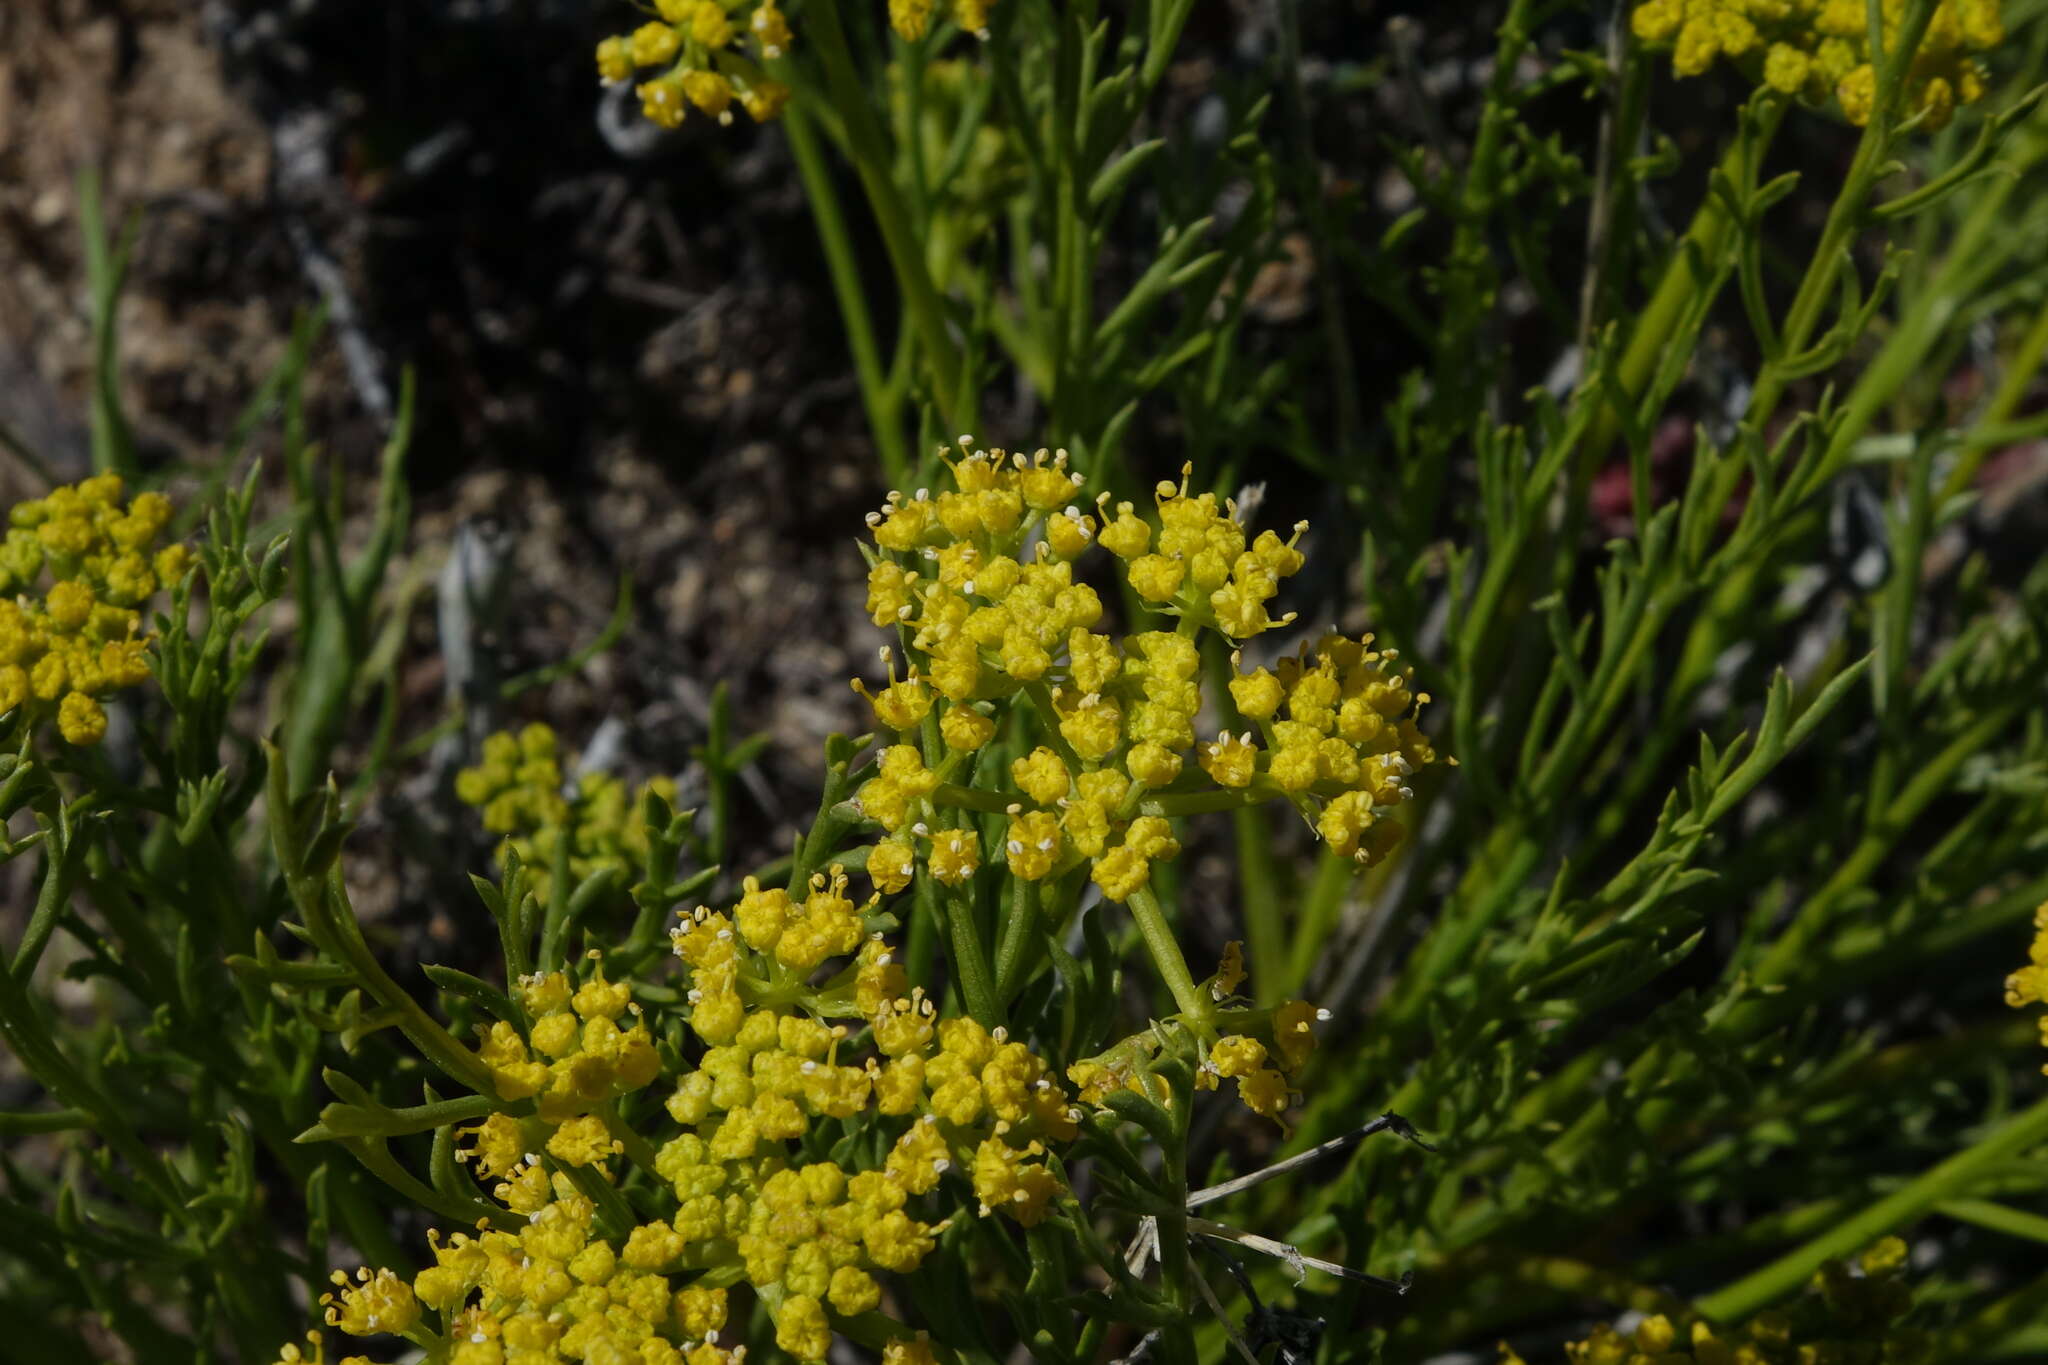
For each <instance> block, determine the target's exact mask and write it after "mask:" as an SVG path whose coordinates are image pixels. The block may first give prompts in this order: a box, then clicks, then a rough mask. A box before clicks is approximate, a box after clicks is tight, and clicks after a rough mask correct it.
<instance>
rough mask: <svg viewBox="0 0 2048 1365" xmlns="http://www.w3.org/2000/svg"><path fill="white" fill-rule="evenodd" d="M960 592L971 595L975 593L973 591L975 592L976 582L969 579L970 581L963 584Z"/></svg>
mask: <svg viewBox="0 0 2048 1365" xmlns="http://www.w3.org/2000/svg"><path fill="white" fill-rule="evenodd" d="M960 591H962V592H968V593H971V592H973V591H974V580H973V579H971V578H970V579H968V580H967V581H966V582H965V583H962V584H961V585H960Z"/></svg>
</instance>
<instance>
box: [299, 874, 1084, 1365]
mask: <svg viewBox="0 0 2048 1365" xmlns="http://www.w3.org/2000/svg"><path fill="white" fill-rule="evenodd" d="M845 886H846V879H845V877H844V876H843V875H842V874H840V873H839V872H838V870H837V869H834V871H833V873H832V874H831V875H829V876H820V877H819V878H817V879H816V881H815V882H814V883H813V885H812V886H811V888H810V894H809V895H808V896H807V897H806V898H805V900H804V901H802V902H797V901H794V900H792V899H791V898H790V897H789V895H788V894H787V892H784V891H779V890H763V889H762V888H761V887H759V886H758V885H757V884H755V883H754V882H752V881H751V880H750V881H749V882H748V884H747V889H746V894H745V896H744V897H743V898H742V900H741V902H740V904H739V905H738V906H737V907H736V908H735V909H734V911H733V912H732V913H731V914H730V915H727V914H714V913H712V912H711V911H709V910H706V909H701V908H700V909H699V910H698V911H696V912H695V913H694V914H693V915H690V916H688V917H686V921H685V923H684V924H683V925H681V926H679V927H678V928H677V929H676V930H675V931H674V933H673V935H672V939H673V943H674V947H675V951H676V954H677V956H679V957H680V958H681V959H682V960H683V962H684V963H685V964H686V965H687V966H688V968H689V973H690V988H689V993H688V1001H689V1016H690V1022H691V1026H692V1027H693V1028H694V1029H695V1030H696V1032H697V1033H698V1034H699V1036H700V1039H701V1040H702V1042H703V1043H704V1044H705V1052H704V1055H703V1057H702V1059H701V1061H700V1062H699V1063H698V1065H697V1066H696V1067H695V1068H693V1069H692V1070H690V1071H688V1072H686V1073H685V1074H683V1075H682V1077H681V1078H680V1080H679V1081H678V1083H677V1085H676V1089H675V1091H674V1093H673V1094H671V1095H670V1096H669V1098H668V1101H667V1105H666V1108H667V1111H668V1113H669V1116H670V1117H671V1118H672V1119H674V1120H675V1122H676V1123H677V1124H679V1125H680V1126H681V1129H682V1131H681V1132H680V1133H679V1134H677V1135H676V1136H674V1137H672V1138H670V1139H669V1140H668V1141H667V1142H666V1143H664V1144H663V1145H662V1146H661V1147H660V1149H659V1150H658V1152H656V1153H655V1154H654V1158H653V1165H652V1169H653V1173H654V1174H655V1175H657V1176H659V1177H660V1179H661V1180H662V1181H663V1182H664V1183H665V1184H666V1185H667V1186H668V1187H669V1188H670V1189H671V1190H672V1191H673V1192H674V1195H675V1198H676V1201H677V1209H676V1212H675V1214H674V1216H673V1217H672V1218H670V1219H668V1220H667V1221H663V1222H653V1223H646V1224H642V1225H640V1226H637V1227H634V1228H632V1229H631V1230H630V1231H629V1232H627V1233H626V1235H625V1236H624V1237H623V1238H607V1237H605V1236H603V1235H602V1234H601V1232H600V1230H599V1229H598V1227H597V1224H596V1209H595V1207H594V1205H593V1204H592V1202H591V1200H590V1199H589V1198H588V1197H586V1195H585V1194H583V1193H582V1192H581V1191H580V1190H579V1189H578V1187H577V1185H576V1183H575V1182H574V1181H573V1180H572V1179H571V1177H570V1176H569V1175H568V1174H567V1172H566V1171H565V1170H564V1169H563V1168H564V1167H595V1168H596V1174H597V1175H598V1177H599V1178H601V1179H607V1180H609V1179H611V1178H612V1176H611V1172H610V1170H609V1169H608V1168H607V1166H606V1163H608V1162H611V1161H612V1160H614V1159H615V1158H618V1157H621V1156H622V1154H623V1152H624V1150H625V1147H626V1143H625V1142H623V1141H621V1140H620V1139H619V1138H617V1137H615V1136H614V1129H613V1127H612V1126H611V1125H610V1124H609V1123H608V1122H607V1120H606V1118H605V1117H604V1116H603V1114H602V1113H601V1112H600V1110H601V1109H603V1108H604V1107H605V1106H606V1105H607V1102H608V1101H610V1100H612V1099H615V1098H617V1097H618V1096H620V1095H622V1094H625V1093H627V1092H630V1091H632V1090H636V1089H638V1088H640V1087H642V1086H644V1085H646V1084H648V1083H649V1082H650V1081H651V1080H653V1079H654V1077H655V1075H656V1074H657V1073H658V1071H659V1070H660V1061H659V1057H658V1055H657V1054H656V1052H655V1050H654V1047H653V1043H652V1040H651V1039H650V1037H649V1036H648V1031H647V1028H646V1025H645V1024H644V1023H642V1022H640V1021H639V1019H638V1015H639V1007H638V1005H637V1004H635V1003H634V1002H633V1001H632V999H631V991H630V988H629V987H628V986H627V985H625V984H624V983H614V982H609V981H607V980H605V978H604V975H603V973H602V971H595V972H593V973H592V974H591V975H590V977H589V978H588V979H586V980H584V981H583V982H582V983H581V984H576V983H574V982H572V981H571V979H570V978H569V977H568V976H567V975H566V974H564V973H560V972H555V973H548V974H544V975H542V974H536V975H534V976H531V977H528V978H526V979H524V980H522V981H520V982H519V983H518V986H517V995H518V999H519V1003H520V1005H521V1007H522V1008H523V1009H524V1010H525V1011H526V1013H527V1015H528V1016H529V1017H530V1018H531V1019H532V1021H533V1022H532V1026H531V1027H530V1028H529V1029H527V1030H526V1031H525V1032H524V1035H523V1036H522V1033H521V1031H520V1030H519V1029H517V1028H515V1027H514V1026H513V1025H511V1024H509V1023H503V1022H500V1023H499V1024H496V1025H494V1026H493V1027H492V1029H491V1030H490V1032H489V1034H488V1035H487V1038H486V1040H485V1043H484V1046H483V1048H482V1049H481V1052H480V1054H479V1055H480V1057H481V1058H482V1060H483V1061H484V1063H485V1065H486V1066H487V1067H488V1068H489V1069H490V1071H491V1074H492V1077H493V1079H494V1081H495V1082H496V1084H497V1088H498V1091H499V1094H500V1097H501V1098H504V1099H507V1100H522V1099H527V1098H533V1099H535V1100H536V1108H537V1112H536V1114H535V1115H534V1116H532V1117H529V1118H525V1119H521V1118H515V1117H513V1116H511V1115H509V1114H502V1113H500V1114H493V1115H491V1116H490V1117H488V1118H486V1119H484V1120H483V1121H482V1122H480V1123H478V1124H476V1125H474V1126H473V1127H471V1128H470V1129H468V1130H466V1134H465V1135H466V1136H467V1137H468V1138H469V1139H470V1140H471V1145H470V1146H469V1147H468V1148H466V1149H465V1150H463V1151H462V1152H461V1153H459V1157H460V1158H461V1159H462V1160H465V1161H470V1162H473V1163H474V1164H475V1167H476V1169H477V1172H478V1174H479V1175H480V1176H481V1177H483V1178H484V1179H485V1180H487V1181H492V1182H495V1183H494V1184H492V1186H491V1192H492V1194H493V1195H494V1197H496V1198H497V1199H498V1200H499V1201H501V1202H502V1203H503V1204H504V1205H505V1206H506V1208H507V1209H509V1210H511V1212H513V1213H515V1214H519V1215H521V1216H522V1217H523V1218H524V1220H525V1222H524V1224H523V1226H521V1227H520V1230H519V1231H518V1232H516V1233H512V1232H504V1231H483V1232H481V1233H479V1234H477V1235H476V1236H471V1235H469V1234H467V1233H456V1234H454V1235H453V1236H452V1237H450V1238H448V1239H447V1240H446V1241H443V1240H442V1239H441V1238H440V1236H439V1234H438V1233H437V1234H432V1235H431V1241H432V1248H433V1253H434V1261H435V1264H434V1265H433V1266H432V1267H431V1268H429V1269H427V1270H425V1271H423V1272H421V1274H419V1275H418V1276H417V1277H416V1278H415V1279H414V1280H413V1282H412V1283H411V1284H410V1285H407V1284H406V1283H405V1282H404V1281H403V1280H401V1279H399V1278H398V1277H397V1276H395V1275H393V1274H391V1273H390V1272H388V1271H378V1272H375V1273H371V1272H369V1271H367V1270H365V1271H359V1272H358V1273H357V1276H356V1278H355V1281H354V1282H353V1283H351V1282H349V1281H348V1280H347V1279H346V1278H345V1277H339V1276H338V1277H337V1279H336V1284H337V1289H336V1292H334V1293H332V1294H330V1295H328V1296H327V1298H326V1299H325V1300H323V1304H324V1306H325V1308H326V1320H327V1323H328V1325H329V1326H332V1327H336V1328H339V1329H340V1330H341V1331H343V1332H346V1333H348V1334H350V1335H353V1336H370V1335H375V1334H378V1333H397V1334H400V1335H404V1336H406V1337H408V1338H409V1339H411V1340H413V1341H414V1342H415V1343H418V1344H422V1345H428V1346H430V1347H433V1346H435V1345H437V1344H439V1345H443V1346H445V1348H446V1350H447V1352H448V1354H447V1355H446V1359H447V1360H448V1361H449V1362H450V1365H558V1362H568V1361H583V1362H586V1363H587V1362H592V1361H618V1362H628V1361H630V1362H635V1365H730V1363H731V1362H736V1361H739V1360H741V1359H742V1358H743V1357H744V1356H745V1354H746V1352H745V1348H744V1347H735V1348H728V1347H725V1346H721V1345H720V1344H719V1334H720V1332H721V1331H722V1330H724V1328H725V1324H726V1310H727V1304H726V1290H727V1287H728V1286H730V1285H732V1284H734V1283H737V1282H740V1281H742V1280H744V1281H746V1282H747V1283H749V1284H751V1285H752V1286H753V1287H754V1289H755V1291H756V1292H757V1293H758V1294H759V1296H760V1298H761V1300H762V1301H763V1302H764V1303H765V1304H767V1305H768V1308H769V1311H770V1313H771V1315H772V1317H773V1319H774V1322H775V1328H776V1344H777V1345H778V1346H780V1347H781V1348H782V1349H783V1350H784V1351H787V1352H788V1353H789V1354H791V1355H793V1356H795V1357H797V1358H798V1359H800V1360H806V1361H810V1360H821V1359H823V1358H824V1357H825V1355H826V1352H827V1351H828V1350H829V1349H830V1346H831V1342H832V1334H831V1326H830V1318H829V1316H828V1311H829V1312H830V1313H837V1314H842V1315H853V1314H860V1313H865V1312H868V1311H870V1310H872V1309H874V1308H876V1307H877V1306H879V1305H880V1303H881V1298H882V1291H881V1286H880V1284H879V1283H878V1281H877V1279H876V1276H877V1275H878V1274H879V1273H880V1272H883V1271H899V1272H900V1271H909V1270H913V1269H915V1268H916V1267H917V1266H918V1264H919V1263H921V1262H922V1261H923V1259H924V1257H925V1256H926V1255H928V1254H929V1253H930V1252H931V1250H932V1248H933V1246H934V1245H935V1239H936V1238H937V1236H938V1234H939V1233H941V1232H942V1231H944V1229H945V1227H946V1225H947V1221H948V1220H946V1219H944V1218H940V1219H938V1220H937V1221H926V1220H925V1219H924V1218H922V1217H920V1216H919V1213H920V1210H919V1208H918V1204H919V1203H930V1202H932V1201H931V1200H929V1199H927V1198H926V1197H927V1196H931V1195H933V1193H934V1192H935V1191H939V1190H940V1187H941V1185H942V1183H943V1181H944V1178H945V1176H946V1175H947V1173H948V1172H949V1171H954V1170H958V1171H960V1172H961V1173H962V1175H963V1176H965V1177H966V1179H967V1180H968V1181H970V1182H971V1185H972V1188H973V1191H974V1193H975V1195H976V1197H977V1198H978V1199H979V1200H980V1202H981V1208H982V1211H983V1213H989V1212H992V1211H994V1210H996V1209H1000V1210H1002V1211H1003V1212H1004V1213H1006V1214H1008V1215H1009V1216H1010V1217H1012V1218H1014V1219H1015V1220H1016V1221H1018V1222H1019V1223H1021V1224H1024V1225H1027V1226H1028V1225H1032V1224H1035V1223H1038V1222H1040V1221H1042V1220H1043V1219H1044V1217H1045V1216H1046V1214H1047V1212H1048V1209H1049V1207H1050V1205H1051V1203H1052V1202H1053V1200H1054V1199H1056V1198H1057V1197H1058V1195H1059V1193H1060V1189H1061V1187H1060V1185H1059V1182H1058V1179H1057V1177H1056V1176H1055V1175H1054V1174H1053V1173H1052V1171H1051V1169H1050V1168H1049V1167H1048V1166H1047V1165H1046V1164H1045V1162H1044V1161H1043V1160H1042V1159H1038V1158H1042V1157H1043V1155H1044V1153H1045V1143H1046V1142H1047V1141H1063V1140H1067V1139H1070V1138H1072V1137H1073V1136H1074V1134H1075V1132H1076V1119H1077V1117H1078V1113H1077V1111H1074V1110H1072V1109H1070V1108H1069V1106H1068V1102H1067V1099H1066V1096H1065V1094H1064V1092H1063V1091H1062V1090H1061V1089H1060V1087H1059V1086H1058V1085H1057V1084H1056V1083H1055V1082H1054V1081H1053V1080H1052V1079H1051V1078H1049V1077H1048V1076H1047V1075H1046V1069H1045V1066H1044V1064H1043V1063H1042V1062H1041V1061H1040V1060H1039V1059H1038V1058H1037V1057H1036V1056H1035V1055H1033V1054H1032V1053H1031V1051H1030V1049H1028V1048H1026V1047H1024V1046H1023V1045H1022V1044H1019V1043H1012V1042H1010V1041H1009V1040H1008V1039H1007V1038H1005V1037H1004V1035H1003V1032H1002V1030H1000V1029H997V1030H994V1031H993V1032H991V1031H989V1030H985V1029H983V1028H982V1027H981V1026H980V1025H978V1024H976V1023H975V1022H974V1021H973V1020H971V1019H945V1020H940V1019H937V1018H936V1017H935V1015H936V1012H935V1010H934V1009H933V1007H932V1005H931V1003H930V1002H929V1001H928V1000H927V999H926V998H925V997H924V994H923V992H922V991H915V990H908V989H907V982H906V980H905V973H904V970H903V968H902V967H901V966H900V965H899V964H897V963H896V962H895V960H894V956H893V954H892V953H891V952H890V950H889V948H888V946H887V945H886V944H885V943H884V942H883V941H882V939H881V937H880V935H873V936H867V937H863V935H862V933H861V928H860V917H859V913H858V911H857V910H856V908H855V907H854V905H853V903H852V902H851V901H848V900H846V899H845V897H844V895H843V892H844V890H845ZM849 954H850V955H851V956H852V958H853V960H852V961H851V962H848V963H846V964H845V966H844V967H843V969H841V970H839V971H838V972H837V973H836V974H835V975H834V976H832V977H831V978H830V979H829V980H827V981H826V982H824V983H823V984H822V985H821V986H819V987H817V988H815V989H814V988H812V987H810V986H809V985H808V984H807V981H808V978H809V977H810V976H811V975H812V974H813V973H814V972H815V971H816V969H817V968H818V967H819V966H820V965H822V964H824V963H826V962H827V960H828V959H831V958H836V957H844V956H848V955H849ZM763 995H772V996H774V997H775V998H776V999H778V1000H780V1001H782V1002H784V1004H785V1005H786V1006H789V1007H788V1008H778V1007H776V1006H772V1005H766V1004H756V1003H754V998H755V997H757V996H763ZM628 1015H631V1016H634V1021H633V1022H632V1024H631V1025H630V1027H626V1028H621V1027H620V1023H621V1021H622V1020H623V1019H624V1018H625V1017H626V1016H628ZM837 1018H859V1019H862V1020H865V1021H866V1023H867V1025H868V1027H869V1031H870V1034H869V1036H870V1037H871V1038H872V1040H873V1049H874V1050H873V1055H869V1056H867V1057H865V1058H863V1059H862V1060H860V1061H859V1062H857V1063H856V1062H855V1061H854V1060H852V1059H851V1058H850V1055H849V1054H850V1053H851V1051H852V1049H853V1046H854V1044H853V1042H852V1041H850V1038H851V1035H850V1034H849V1031H848V1029H847V1028H846V1026H845V1025H843V1024H838V1023H830V1022H826V1020H828V1019H837ZM861 1115H867V1116H868V1117H869V1119H870V1121H874V1120H875V1119H877V1118H879V1119H881V1120H885V1121H886V1120H888V1119H902V1120H905V1123H904V1125H903V1128H902V1131H901V1133H900V1135H899V1136H898V1137H897V1139H896V1141H895V1142H894V1144H893V1145H892V1146H891V1147H890V1148H889V1150H888V1152H887V1154H886V1156H885V1157H884V1158H883V1161H882V1164H881V1165H880V1166H879V1167H877V1168H876V1169H872V1170H848V1169H846V1168H845V1167H842V1166H841V1165H839V1164H836V1163H833V1162H818V1161H811V1162H805V1161H802V1160H801V1158H800V1153H799V1151H798V1149H797V1147H796V1145H795V1144H796V1143H797V1142H798V1141H799V1140H800V1139H802V1138H803V1137H804V1136H805V1135H806V1134H807V1133H808V1132H809V1131H810V1130H811V1127H812V1125H813V1124H814V1123H816V1122H819V1121H824V1120H835V1119H840V1120H843V1119H853V1118H855V1117H857V1116H861ZM627 1136H629V1137H630V1136H631V1135H630V1134H628V1135H627ZM542 1153H545V1157H544V1156H543V1155H542ZM549 1158H552V1160H553V1163H554V1165H553V1167H552V1168H550V1166H549V1163H548V1159H549ZM423 1309H426V1310H432V1312H433V1313H435V1314H437V1315H438V1319H439V1321H440V1322H441V1323H442V1324H443V1325H444V1327H445V1335H437V1334H436V1333H435V1332H434V1331H433V1330H432V1329H431V1328H430V1327H429V1326H427V1324H426V1320H425V1318H424V1316H423V1311H422V1310H423ZM298 1349H299V1348H298V1347H296V1346H289V1347H286V1348H285V1350H284V1353H283V1356H282V1360H283V1361H284V1362H287V1365H296V1362H299V1361H300V1360H302V1359H311V1360H314V1361H317V1360H318V1359H319V1346H318V1342H317V1341H316V1342H315V1344H314V1352H315V1353H314V1355H313V1356H312V1357H301V1356H300V1355H298V1354H297V1353H298ZM435 1358H436V1359H440V1358H442V1357H441V1356H439V1355H436V1356H435ZM359 1360H360V1358H355V1357H352V1358H351V1361H359ZM884 1360H885V1361H887V1362H890V1363H891V1365H931V1362H932V1360H933V1357H932V1354H931V1351H930V1348H929V1347H928V1346H927V1345H926V1344H925V1343H924V1342H923V1340H922V1339H921V1338H920V1339H918V1340H908V1339H906V1340H902V1341H898V1342H896V1343H894V1344H892V1345H891V1346H890V1347H889V1348H888V1350H887V1351H886V1352H885V1353H884ZM345 1365H348V1363H347V1362H345Z"/></svg>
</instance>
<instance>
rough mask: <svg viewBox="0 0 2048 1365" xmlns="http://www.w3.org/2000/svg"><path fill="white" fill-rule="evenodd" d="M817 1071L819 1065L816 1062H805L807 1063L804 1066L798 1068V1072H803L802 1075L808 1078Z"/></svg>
mask: <svg viewBox="0 0 2048 1365" xmlns="http://www.w3.org/2000/svg"><path fill="white" fill-rule="evenodd" d="M817 1069H818V1064H817V1063H816V1062H812V1061H806V1062H805V1063H804V1064H803V1065H802V1066H800V1067H798V1068H797V1070H798V1071H801V1072H802V1073H803V1074H804V1075H806V1076H808V1075H810V1074H812V1073H813V1072H815V1071H816V1070H817Z"/></svg>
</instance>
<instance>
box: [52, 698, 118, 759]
mask: <svg viewBox="0 0 2048 1365" xmlns="http://www.w3.org/2000/svg"><path fill="white" fill-rule="evenodd" d="M57 732H58V733H59V734H61V735H63V736H64V742H65V743H67V744H76V745H79V746H80V747H81V748H82V747H85V746H87V745H92V744H97V743H99V742H100V740H101V738H102V737H104V736H105V735H106V733H107V713H106V711H105V710H104V709H103V708H102V707H101V706H100V704H99V703H98V702H96V701H94V700H93V699H92V698H91V697H88V696H87V695H85V693H83V692H67V693H65V694H64V700H63V701H62V702H61V703H59V704H58V707H57Z"/></svg>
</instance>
